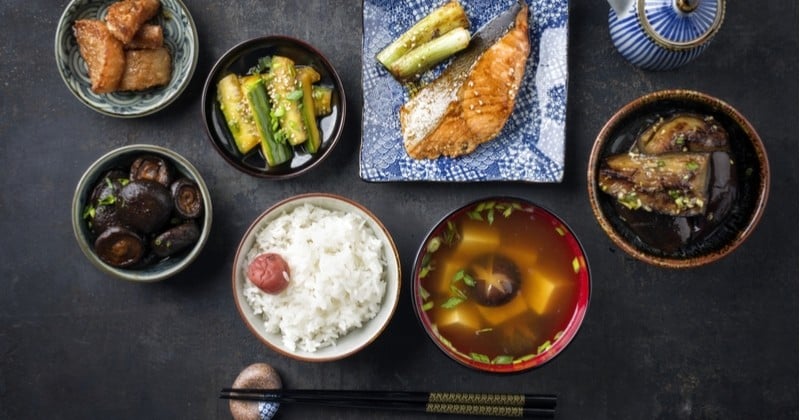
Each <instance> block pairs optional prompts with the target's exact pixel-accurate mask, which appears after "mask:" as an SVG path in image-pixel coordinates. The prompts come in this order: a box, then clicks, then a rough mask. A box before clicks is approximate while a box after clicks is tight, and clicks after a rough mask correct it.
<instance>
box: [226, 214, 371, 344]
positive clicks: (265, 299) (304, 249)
mask: <svg viewBox="0 0 800 420" xmlns="http://www.w3.org/2000/svg"><path fill="white" fill-rule="evenodd" d="M265 252H274V253H277V254H279V255H281V256H282V257H283V259H284V260H285V261H286V263H287V264H288V265H289V270H290V271H291V276H290V280H289V286H288V287H287V288H286V289H285V290H284V291H283V292H281V293H279V294H277V295H272V294H268V293H264V292H262V291H261V290H260V289H259V288H258V287H256V286H255V285H254V284H253V283H251V282H250V280H249V279H246V278H247V276H246V275H245V276H244V277H245V279H246V280H245V285H244V296H245V299H246V300H247V303H248V304H249V305H250V307H251V308H252V309H253V311H254V312H255V314H256V315H259V316H261V318H262V319H263V320H264V327H265V328H266V330H267V332H269V333H274V334H281V335H282V339H283V344H284V345H285V346H286V347H287V348H288V349H290V350H292V351H295V350H296V349H300V350H303V351H307V352H314V351H316V350H317V349H319V348H322V347H327V346H331V345H335V344H336V340H337V339H338V338H339V337H341V336H343V335H345V334H347V333H348V332H349V331H351V330H353V329H355V328H359V327H361V326H362V325H363V324H364V323H366V322H367V321H369V320H370V319H372V318H374V317H375V315H376V314H377V313H378V311H379V310H380V307H381V301H382V300H383V295H384V293H385V291H386V281H385V280H384V276H383V273H384V267H385V266H386V261H385V259H384V254H383V245H382V243H381V241H380V240H379V239H378V238H377V236H376V235H375V233H374V232H373V230H372V228H371V227H370V226H369V225H367V222H366V220H364V218H363V217H361V216H359V215H356V214H352V213H345V212H341V211H332V210H328V209H324V208H321V207H317V206H314V205H311V204H304V205H302V206H299V207H296V208H294V209H292V210H290V211H289V212H287V213H285V214H282V215H280V216H279V217H277V218H276V219H274V220H273V221H272V222H270V223H268V224H267V225H266V226H265V227H264V228H263V229H262V230H261V231H259V232H257V233H256V241H255V243H254V245H253V248H252V249H251V250H250V251H249V252H248V254H247V257H246V261H245V265H244V266H243V267H242V268H241V270H243V271H244V272H245V273H246V272H247V267H248V266H249V265H250V262H251V261H252V260H253V259H254V258H255V257H256V256H257V255H259V254H262V253H265Z"/></svg>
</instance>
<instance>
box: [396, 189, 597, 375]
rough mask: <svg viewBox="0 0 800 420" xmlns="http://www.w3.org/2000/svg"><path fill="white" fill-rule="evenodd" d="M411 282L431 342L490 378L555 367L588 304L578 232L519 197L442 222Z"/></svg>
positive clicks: (480, 204) (460, 211)
mask: <svg viewBox="0 0 800 420" xmlns="http://www.w3.org/2000/svg"><path fill="white" fill-rule="evenodd" d="M411 278H412V283H411V299H412V302H413V305H414V311H415V313H416V315H417V318H418V320H419V322H420V325H421V326H422V329H423V330H424V331H425V333H426V334H427V335H428V337H430V339H431V340H432V341H433V343H434V344H435V345H436V346H437V347H438V348H439V349H440V350H441V351H442V352H444V354H445V355H447V356H448V357H449V358H450V359H452V360H454V361H456V362H458V363H460V364H462V365H464V366H467V367H469V368H472V369H476V370H479V371H485V372H493V373H513V372H521V371H525V370H529V369H532V368H535V367H537V366H541V365H542V364H544V363H547V362H548V361H550V360H552V359H553V358H554V357H556V356H557V355H558V354H559V353H561V352H562V351H563V350H564V349H565V348H566V347H567V346H568V345H569V343H570V342H571V341H572V340H573V338H574V337H575V335H576V334H577V332H578V330H579V328H580V326H581V323H582V322H583V319H584V317H585V315H586V311H587V309H588V305H589V297H590V272H589V266H588V263H587V260H586V255H585V253H584V250H583V247H582V246H581V244H580V242H579V241H578V239H577V237H576V236H575V234H574V233H573V231H572V230H571V229H570V228H569V227H568V226H567V225H566V223H564V221H563V220H561V219H560V218H559V217H557V216H556V215H555V214H553V213H552V212H550V211H548V210H546V209H544V208H542V207H540V206H538V205H536V204H534V203H532V202H530V201H528V200H524V199H520V198H514V197H488V198H485V199H481V200H479V201H475V202H471V203H468V204H466V205H463V206H461V207H459V208H457V209H455V210H453V211H452V212H450V213H449V214H447V215H446V216H445V217H443V218H442V219H441V220H440V221H439V222H438V223H437V224H436V225H435V226H434V227H433V229H431V231H430V232H429V233H428V234H427V236H426V237H425V240H424V241H423V242H422V245H421V246H420V248H419V251H418V253H417V256H416V259H415V262H414V271H413V272H412V277H411Z"/></svg>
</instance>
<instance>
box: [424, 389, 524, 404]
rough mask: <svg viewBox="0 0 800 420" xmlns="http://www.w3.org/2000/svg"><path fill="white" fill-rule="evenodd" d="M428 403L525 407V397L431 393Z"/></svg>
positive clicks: (518, 395) (520, 395)
mask: <svg viewBox="0 0 800 420" xmlns="http://www.w3.org/2000/svg"><path fill="white" fill-rule="evenodd" d="M428 403H432V404H472V405H490V406H508V407H522V406H524V405H525V396H524V395H522V394H483V393H461V392H431V393H430V396H429V397H428Z"/></svg>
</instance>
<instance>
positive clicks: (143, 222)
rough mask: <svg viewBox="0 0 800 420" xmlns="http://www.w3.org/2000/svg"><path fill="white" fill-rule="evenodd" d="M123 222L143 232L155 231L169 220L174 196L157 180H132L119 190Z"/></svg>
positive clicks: (119, 209) (119, 215)
mask: <svg viewBox="0 0 800 420" xmlns="http://www.w3.org/2000/svg"><path fill="white" fill-rule="evenodd" d="M116 206H117V218H118V220H119V221H120V222H121V224H123V225H125V226H130V227H132V228H133V229H135V230H138V231H140V232H143V233H153V232H155V231H156V230H158V229H160V228H161V227H162V226H164V224H166V222H167V221H168V220H169V217H170V215H171V214H172V196H171V194H170V193H169V190H167V188H166V187H164V186H163V185H161V184H160V183H158V182H155V181H149V180H136V181H131V182H129V183H128V184H127V185H125V186H124V187H122V189H121V190H120V191H119V197H118V199H117V202H116Z"/></svg>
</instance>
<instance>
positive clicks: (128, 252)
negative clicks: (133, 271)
mask: <svg viewBox="0 0 800 420" xmlns="http://www.w3.org/2000/svg"><path fill="white" fill-rule="evenodd" d="M94 251H95V253H97V257H98V258H100V259H101V260H102V261H103V262H105V263H106V264H109V265H112V266H114V267H120V268H125V267H130V266H133V265H136V264H137V263H138V262H139V261H141V259H142V258H143V257H144V255H145V252H146V248H145V243H144V241H143V240H142V237H141V236H139V235H138V234H137V233H136V232H134V231H132V230H130V229H127V228H124V227H121V226H111V227H109V228H108V229H106V230H104V231H103V232H102V233H101V234H100V235H99V236H98V237H97V239H96V240H95V241H94Z"/></svg>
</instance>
